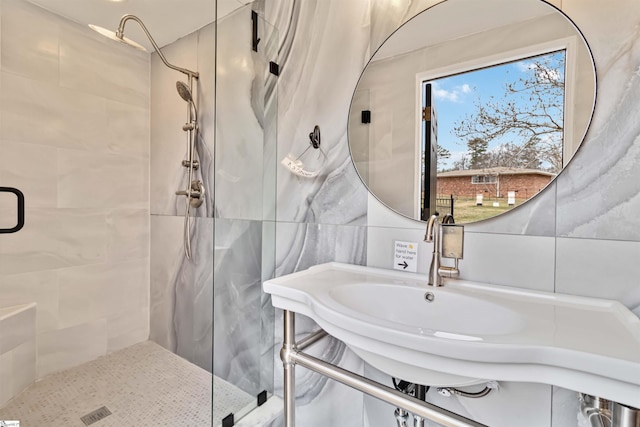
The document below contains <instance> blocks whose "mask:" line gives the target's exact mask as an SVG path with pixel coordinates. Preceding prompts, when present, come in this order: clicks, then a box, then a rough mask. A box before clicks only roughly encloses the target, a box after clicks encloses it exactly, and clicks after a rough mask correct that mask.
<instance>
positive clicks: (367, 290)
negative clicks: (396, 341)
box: [329, 283, 525, 341]
mask: <svg viewBox="0 0 640 427" xmlns="http://www.w3.org/2000/svg"><path fill="white" fill-rule="evenodd" d="M427 293H428V294H429V297H428V298H429V299H427V297H425V295H426V294H427ZM329 297H330V298H332V299H333V300H334V301H335V303H336V304H340V305H342V306H343V307H344V308H345V309H346V310H351V311H352V315H353V316H354V317H360V318H362V319H363V320H366V319H369V320H371V321H378V322H379V323H380V324H383V323H385V324H388V325H389V326H390V327H395V328H398V329H401V330H405V331H407V332H413V333H416V334H423V335H424V334H430V335H435V336H438V335H440V336H443V337H446V338H449V339H461V340H465V341H481V340H482V336H483V335H501V334H509V333H515V332H517V331H519V330H521V329H522V328H524V326H525V322H524V319H523V317H522V316H520V315H519V314H518V313H517V312H515V311H513V310H511V309H509V308H507V307H504V306H501V305H498V304H496V303H493V302H490V301H487V300H486V299H482V298H478V297H475V296H473V295H465V294H463V293H460V292H459V291H456V290H449V289H448V288H434V289H425V288H424V287H423V286H421V287H416V286H406V285H387V284H381V283H358V284H353V285H341V286H336V287H335V288H333V289H331V290H330V291H329Z"/></svg>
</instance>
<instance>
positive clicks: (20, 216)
mask: <svg viewBox="0 0 640 427" xmlns="http://www.w3.org/2000/svg"><path fill="white" fill-rule="evenodd" d="M0 193H13V194H15V195H16V197H17V198H18V224H16V226H15V227H13V228H0V234H8V233H16V232H18V231H20V230H21V229H22V227H24V194H22V191H20V190H18V189H17V188H13V187H0Z"/></svg>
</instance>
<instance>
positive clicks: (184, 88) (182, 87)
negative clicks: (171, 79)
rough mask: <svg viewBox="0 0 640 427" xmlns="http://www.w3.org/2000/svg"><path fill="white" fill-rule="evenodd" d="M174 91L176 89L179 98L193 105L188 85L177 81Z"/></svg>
mask: <svg viewBox="0 0 640 427" xmlns="http://www.w3.org/2000/svg"><path fill="white" fill-rule="evenodd" d="M176 89H178V95H180V98H182V99H184V100H185V101H187V102H191V103H193V96H192V95H191V89H189V85H188V84H186V83H185V82H181V81H177V82H176Z"/></svg>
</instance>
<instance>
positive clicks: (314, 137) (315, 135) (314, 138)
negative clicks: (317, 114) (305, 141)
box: [309, 125, 320, 149]
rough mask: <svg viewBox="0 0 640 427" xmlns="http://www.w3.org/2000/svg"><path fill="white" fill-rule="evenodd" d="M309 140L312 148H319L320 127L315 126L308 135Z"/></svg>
mask: <svg viewBox="0 0 640 427" xmlns="http://www.w3.org/2000/svg"><path fill="white" fill-rule="evenodd" d="M309 139H310V140H311V145H312V146H313V148H315V149H318V148H320V126H318V125H315V127H314V128H313V132H311V133H310V134H309Z"/></svg>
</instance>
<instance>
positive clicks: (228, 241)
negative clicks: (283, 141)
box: [151, 3, 278, 425]
mask: <svg viewBox="0 0 640 427" xmlns="http://www.w3.org/2000/svg"><path fill="white" fill-rule="evenodd" d="M258 6H259V4H255V3H254V4H249V5H247V6H244V7H241V8H239V9H236V10H234V11H233V12H231V13H229V14H227V15H226V16H219V17H218V19H217V20H216V22H215V24H212V25H209V26H206V27H204V28H202V29H200V30H198V31H197V32H195V33H193V34H191V35H189V36H186V37H183V38H182V39H180V40H178V41H177V42H175V43H173V44H171V45H170V46H166V47H165V48H163V51H164V52H165V54H166V56H167V57H168V58H180V59H181V64H182V63H184V64H194V65H197V68H195V69H196V70H197V71H198V72H199V77H198V80H197V84H196V85H195V90H194V91H193V94H192V95H191V99H192V100H193V103H194V106H195V107H196V109H197V111H198V116H197V118H198V125H197V129H195V130H194V134H195V135H196V136H197V137H196V138H195V143H194V149H193V151H194V152H195V157H196V160H197V176H196V178H195V179H196V180H197V182H201V183H202V186H203V187H204V188H206V189H207V191H206V192H203V193H202V194H203V197H202V198H201V199H199V201H200V202H201V203H202V205H201V206H200V207H199V208H197V209H191V210H190V211H189V206H188V205H185V204H184V200H183V199H181V196H180V195H178V196H176V195H175V193H174V191H173V189H174V188H187V186H188V184H189V183H191V185H192V187H193V183H194V182H195V181H194V179H193V178H191V177H188V176H185V174H184V171H183V168H181V167H180V164H179V162H178V163H177V167H176V161H175V160H176V159H182V158H186V159H188V158H189V155H190V152H189V151H188V150H187V152H184V151H180V150H181V149H183V147H184V146H181V145H180V144H175V141H176V139H177V138H178V137H179V130H180V122H179V120H181V118H182V117H184V115H182V116H181V115H180V114H179V113H180V110H179V107H176V105H175V102H174V101H175V98H176V96H175V92H174V93H171V92H172V90H173V88H172V87H171V86H172V84H173V81H175V78H174V76H172V75H171V73H167V72H166V67H164V64H163V63H162V62H164V61H158V59H159V58H157V57H156V56H155V55H154V56H153V57H152V65H151V75H152V83H151V85H152V86H151V98H152V99H151V101H152V102H151V105H152V107H151V130H152V132H151V133H152V137H151V168H152V171H151V178H152V183H151V185H152V188H154V187H156V185H155V184H158V183H162V184H161V185H157V187H159V188H162V189H164V191H161V192H160V191H158V192H155V191H154V192H152V201H151V203H152V221H151V232H152V235H151V238H152V251H153V252H152V259H151V264H152V265H151V272H152V283H151V295H152V299H151V307H152V310H151V325H152V326H151V338H152V339H154V340H155V341H157V342H159V343H161V344H162V345H163V346H165V347H166V348H169V349H171V350H172V351H175V352H176V354H178V355H180V356H182V357H184V358H185V359H187V360H189V361H190V362H192V363H195V364H197V365H199V366H201V367H202V368H205V369H207V370H208V371H210V372H212V373H213V374H214V384H213V408H214V410H213V415H212V416H213V425H219V424H224V425H231V424H229V423H230V420H231V419H234V421H235V422H237V421H238V419H240V418H241V417H242V416H244V415H245V414H247V413H248V412H250V410H252V409H254V408H256V407H257V406H258V405H259V404H260V405H261V404H262V403H263V402H264V399H265V398H266V397H269V396H270V395H271V394H272V392H273V366H274V364H273V345H274V343H273V341H274V337H273V334H274V332H273V331H274V325H273V322H274V320H273V309H272V308H271V304H270V302H269V301H268V300H266V299H265V297H264V296H263V293H262V289H261V284H262V281H263V280H265V279H267V278H269V277H271V276H272V275H273V271H274V264H275V241H274V239H275V174H276V169H275V168H276V164H277V162H276V160H275V158H276V153H275V151H276V117H277V114H276V112H277V91H276V88H277V76H276V75H275V74H273V73H272V72H271V70H272V65H271V64H272V63H273V64H275V63H277V57H276V55H277V37H278V35H277V32H276V31H275V30H274V28H273V27H272V26H271V25H269V24H268V23H267V22H266V21H265V20H264V19H263V18H262V15H263V13H262V11H261V10H256V9H255V8H256V7H258ZM256 41H257V43H256ZM160 59H161V58H160ZM194 65H191V67H193V66H194ZM173 74H175V73H173ZM154 76H157V77H154ZM172 79H173V80H172ZM182 92H186V91H182ZM187 98H189V97H187ZM183 99H184V97H183ZM176 128H177V129H178V131H176ZM181 147H182V148H181ZM154 150H157V152H158V156H157V157H155V158H157V159H158V161H159V162H160V161H161V162H162V164H156V163H154V162H156V160H155V158H154ZM163 150H171V152H172V153H174V154H173V155H172V156H169V155H167V154H166V153H165V152H163ZM189 165H193V162H191V161H190V162H189ZM168 171H171V173H167V172H168ZM181 194H183V193H181ZM154 197H156V199H154ZM154 210H155V212H154ZM183 215H186V218H189V221H190V222H191V224H190V225H189V228H188V230H189V231H190V233H188V234H187V235H186V236H185V238H184V242H185V245H187V246H185V248H188V249H186V250H185V254H182V253H177V252H176V249H177V248H176V246H175V245H176V244H177V242H176V240H178V241H182V240H183V239H181V236H179V233H177V231H176V232H174V233H172V236H171V237H168V236H167V238H169V239H171V240H172V243H171V245H172V247H173V248H174V249H173V251H172V252H170V253H169V252H167V251H166V250H165V249H166V246H164V244H163V243H162V242H163V241H164V238H165V236H166V235H167V233H166V230H167V229H174V230H176V229H177V227H178V225H177V222H179V221H181V219H182V218H183ZM154 236H158V240H157V245H156V244H155V242H154ZM189 246H190V247H189ZM154 248H155V250H154ZM187 254H188V255H189V256H186V255H187ZM167 266H171V268H170V269H168V268H167ZM154 274H157V276H155V277H154ZM223 419H225V423H223V422H222V420H223Z"/></svg>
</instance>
